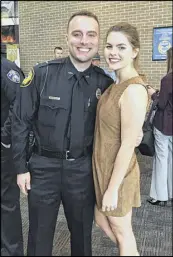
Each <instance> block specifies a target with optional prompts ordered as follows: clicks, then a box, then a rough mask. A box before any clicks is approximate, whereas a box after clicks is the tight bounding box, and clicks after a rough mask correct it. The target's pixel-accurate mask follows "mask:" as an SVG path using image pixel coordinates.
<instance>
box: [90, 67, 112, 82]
mask: <svg viewBox="0 0 173 257" xmlns="http://www.w3.org/2000/svg"><path fill="white" fill-rule="evenodd" d="M93 68H94V70H95V71H96V72H98V73H101V74H103V75H104V76H106V77H107V78H109V79H110V76H109V75H108V74H106V73H105V71H104V70H103V69H102V68H100V67H98V66H96V65H95V66H94V67H93Z"/></svg>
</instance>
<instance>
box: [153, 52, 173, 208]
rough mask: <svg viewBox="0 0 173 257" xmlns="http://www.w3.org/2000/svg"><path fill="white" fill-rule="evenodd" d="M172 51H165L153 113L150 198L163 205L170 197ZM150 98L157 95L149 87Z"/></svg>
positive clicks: (172, 114)
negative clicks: (165, 59)
mask: <svg viewBox="0 0 173 257" xmlns="http://www.w3.org/2000/svg"><path fill="white" fill-rule="evenodd" d="M172 51H173V48H172V47H171V48H170V49H169V50H168V51H167V74H166V75H165V76H164V77H163V78H162V80H161V87H160V92H159V96H158V109H157V111H156V113H155V116H154V120H153V125H154V137H155V156H154V159H153V171H152V179H151V188H150V199H148V202H149V203H151V204H153V205H162V206H165V205H166V203H167V201H168V200H169V199H172V194H173V192H172V183H173V181H172V179H173V178H172V172H173V170H172V154H173V151H172V136H173V131H172V122H173V120H172V116H173V103H172V100H173V97H172V90H173V73H172V66H173V62H172ZM149 94H150V95H151V98H152V99H154V98H155V97H157V94H156V92H155V90H154V89H152V88H151V89H150V91H149Z"/></svg>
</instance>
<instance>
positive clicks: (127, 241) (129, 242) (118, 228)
mask: <svg viewBox="0 0 173 257" xmlns="http://www.w3.org/2000/svg"><path fill="white" fill-rule="evenodd" d="M107 218H108V221H109V224H110V227H111V229H112V231H113V233H114V235H115V237H116V238H117V241H118V244H119V251H120V256H139V253H138V250H137V245H136V240H135V237H134V233H133V230H132V223H131V219H132V210H131V211H130V212H128V213H127V214H126V215H125V216H124V217H112V216H108V217H107Z"/></svg>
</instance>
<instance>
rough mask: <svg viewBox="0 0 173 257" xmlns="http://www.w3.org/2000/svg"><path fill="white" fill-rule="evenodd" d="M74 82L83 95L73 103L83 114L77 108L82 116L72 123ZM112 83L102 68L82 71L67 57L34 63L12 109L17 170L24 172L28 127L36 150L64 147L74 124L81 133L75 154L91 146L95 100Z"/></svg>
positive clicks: (91, 67) (65, 148)
mask: <svg viewBox="0 0 173 257" xmlns="http://www.w3.org/2000/svg"><path fill="white" fill-rule="evenodd" d="M79 77H80V80H78V79H79ZM76 83H77V87H76V89H75V90H76V91H78V92H80V94H79V95H80V97H82V100H81V99H79V101H78V102H77V103H76V106H77V107H78V110H83V116H82V115H81V114H80V112H78V111H76V112H77V113H76V115H80V117H81V119H77V120H76V124H75V123H74V122H73V125H72V123H71V116H72V111H73V108H72V107H73V105H72V103H73V98H74V96H73V89H74V85H75V84H76ZM112 83H113V80H112V79H111V78H110V77H109V76H107V75H106V74H105V73H104V71H103V70H102V69H100V68H98V67H95V66H92V65H91V66H90V67H89V68H88V69H87V70H85V71H84V72H78V71H77V70H76V68H75V67H74V65H73V64H72V62H71V60H70V58H69V57H67V58H62V59H58V60H52V61H48V62H46V63H43V64H38V65H37V66H35V67H34V68H33V70H32V71H31V72H30V73H29V75H28V77H27V78H25V79H24V81H23V82H22V84H21V87H20V91H19V93H18V95H17V101H15V105H14V111H13V113H14V115H13V127H12V130H13V152H14V162H15V165H16V168H17V169H16V170H18V173H24V172H27V167H26V151H25V149H26V143H27V136H28V133H29V131H30V129H31V126H32V127H33V131H34V134H35V137H36V145H37V147H38V149H41V148H42V149H46V150H49V151H59V152H63V151H64V150H67V147H69V146H70V142H71V133H72V132H71V131H73V130H74V128H72V127H71V126H75V128H76V130H79V134H80V140H79V141H78V142H79V144H78V145H77V144H76V146H75V149H74V150H76V149H77V152H78V153H77V155H79V154H80V151H81V154H82V152H83V150H84V147H87V146H92V143H93V136H94V126H95V115H96V106H97V102H98V99H99V97H100V96H101V94H102V93H103V92H104V91H105V89H106V88H107V87H108V86H110V85H111V84H112ZM73 116H74V114H73ZM80 128H81V129H82V131H81V130H80ZM74 139H75V140H76V138H73V140H74ZM81 140H82V142H81ZM71 154H73V152H72V153H71Z"/></svg>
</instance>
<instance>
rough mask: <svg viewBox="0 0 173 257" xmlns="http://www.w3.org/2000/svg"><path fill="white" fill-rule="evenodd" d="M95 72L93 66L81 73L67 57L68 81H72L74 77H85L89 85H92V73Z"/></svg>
mask: <svg viewBox="0 0 173 257" xmlns="http://www.w3.org/2000/svg"><path fill="white" fill-rule="evenodd" d="M92 70H93V66H92V64H91V65H90V66H89V67H88V68H87V69H86V70H84V71H83V72H79V71H78V70H77V69H76V68H75V66H74V65H73V63H72V62H71V60H70V57H69V56H68V57H67V77H68V79H70V78H71V77H73V76H74V75H77V76H78V75H79V74H80V75H83V76H84V78H85V80H86V82H87V84H90V77H91V72H92Z"/></svg>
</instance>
